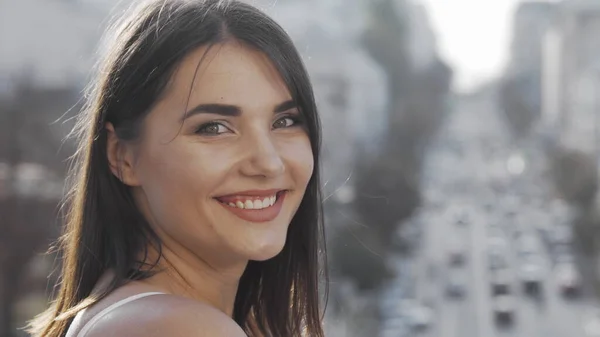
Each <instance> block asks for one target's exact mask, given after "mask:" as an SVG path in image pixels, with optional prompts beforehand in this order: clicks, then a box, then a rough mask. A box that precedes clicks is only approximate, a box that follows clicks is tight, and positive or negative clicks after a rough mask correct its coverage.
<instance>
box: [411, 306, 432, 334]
mask: <svg viewBox="0 0 600 337" xmlns="http://www.w3.org/2000/svg"><path fill="white" fill-rule="evenodd" d="M406 317H407V319H408V323H409V326H410V327H411V329H412V330H413V331H424V330H427V329H429V327H431V325H432V324H433V310H431V308H429V307H427V306H425V305H422V304H415V305H413V306H411V307H409V308H407V310H406Z"/></svg>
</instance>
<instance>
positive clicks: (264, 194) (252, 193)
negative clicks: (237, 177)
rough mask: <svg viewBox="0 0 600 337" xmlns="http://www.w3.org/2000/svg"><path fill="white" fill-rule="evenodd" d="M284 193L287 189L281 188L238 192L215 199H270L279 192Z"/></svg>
mask: <svg viewBox="0 0 600 337" xmlns="http://www.w3.org/2000/svg"><path fill="white" fill-rule="evenodd" d="M282 191H285V189H283V188H279V189H270V190H247V191H241V192H236V193H232V194H228V195H222V196H218V197H215V199H219V198H226V197H232V196H240V197H270V196H272V195H275V194H278V193H279V192H282Z"/></svg>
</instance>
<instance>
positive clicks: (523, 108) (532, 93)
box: [499, 71, 541, 137]
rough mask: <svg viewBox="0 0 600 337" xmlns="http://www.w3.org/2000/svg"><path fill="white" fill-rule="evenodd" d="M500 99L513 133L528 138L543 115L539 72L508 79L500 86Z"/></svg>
mask: <svg viewBox="0 0 600 337" xmlns="http://www.w3.org/2000/svg"><path fill="white" fill-rule="evenodd" d="M499 99H500V102H499V103H500V106H501V107H502V110H503V112H504V116H505V119H506V121H507V123H508V126H509V127H510V130H511V131H512V133H513V134H514V135H515V136H516V137H524V136H526V135H527V134H528V133H529V131H530V130H531V127H532V126H533V124H534V122H535V121H536V120H537V118H538V117H539V116H540V113H541V91H540V74H539V72H537V71H534V72H531V73H526V74H521V75H518V76H513V77H509V78H506V79H505V80H504V81H502V83H501V85H500V95H499Z"/></svg>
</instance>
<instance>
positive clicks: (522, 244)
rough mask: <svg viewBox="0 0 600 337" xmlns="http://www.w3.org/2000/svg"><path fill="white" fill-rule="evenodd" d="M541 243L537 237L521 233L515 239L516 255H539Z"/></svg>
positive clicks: (529, 233) (528, 233)
mask: <svg viewBox="0 0 600 337" xmlns="http://www.w3.org/2000/svg"><path fill="white" fill-rule="evenodd" d="M541 251H542V243H541V241H540V239H539V238H538V236H537V235H535V234H533V233H531V232H522V233H521V235H520V236H519V237H518V238H517V254H519V256H526V255H531V254H540V253H541Z"/></svg>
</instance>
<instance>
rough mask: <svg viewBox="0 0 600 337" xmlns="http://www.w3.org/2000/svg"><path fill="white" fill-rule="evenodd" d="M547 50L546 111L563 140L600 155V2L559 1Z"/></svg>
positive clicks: (558, 139) (548, 123) (548, 124)
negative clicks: (599, 127)
mask: <svg viewBox="0 0 600 337" xmlns="http://www.w3.org/2000/svg"><path fill="white" fill-rule="evenodd" d="M557 9H558V10H557V13H556V16H555V18H554V21H553V24H552V27H551V29H549V30H548V32H547V33H546V34H545V37H544V39H543V41H544V53H543V65H544V68H543V69H544V71H543V83H544V86H543V88H544V90H543V97H544V104H543V112H544V113H543V116H544V123H545V125H546V127H547V128H548V129H550V130H552V132H553V134H555V135H556V137H555V139H554V140H555V141H556V142H557V144H559V145H561V146H563V147H566V148H572V149H578V150H583V151H585V152H587V153H589V154H591V155H594V156H595V157H596V158H597V157H598V154H599V151H598V142H599V138H598V122H599V121H598V117H599V116H598V109H600V96H599V94H600V39H598V32H600V2H598V1H596V0H568V1H564V2H562V3H560V4H559V6H558V7H557Z"/></svg>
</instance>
